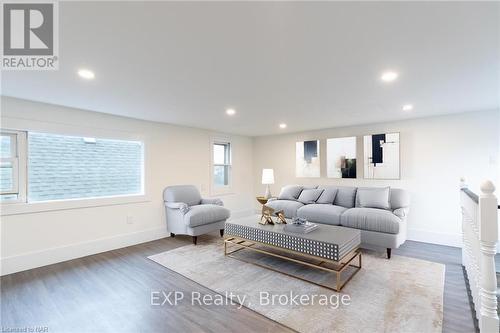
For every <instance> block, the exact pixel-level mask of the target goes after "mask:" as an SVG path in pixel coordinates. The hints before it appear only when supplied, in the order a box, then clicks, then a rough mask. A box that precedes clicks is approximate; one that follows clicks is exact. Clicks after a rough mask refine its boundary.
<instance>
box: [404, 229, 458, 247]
mask: <svg viewBox="0 0 500 333" xmlns="http://www.w3.org/2000/svg"><path fill="white" fill-rule="evenodd" d="M407 238H408V240H413V241H417V242H424V243H431V244H438V245H446V246H454V247H462V235H461V234H450V233H440V232H432V231H427V230H421V229H408V236H407Z"/></svg>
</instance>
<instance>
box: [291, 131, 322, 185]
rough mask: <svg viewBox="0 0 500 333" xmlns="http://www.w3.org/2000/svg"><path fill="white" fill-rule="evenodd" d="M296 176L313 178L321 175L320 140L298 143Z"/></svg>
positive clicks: (296, 146)
mask: <svg viewBox="0 0 500 333" xmlns="http://www.w3.org/2000/svg"><path fill="white" fill-rule="evenodd" d="M295 176H296V177H312V178H319V177H320V155H319V140H313V141H302V142H297V143H296V145H295Z"/></svg>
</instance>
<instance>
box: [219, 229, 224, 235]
mask: <svg viewBox="0 0 500 333" xmlns="http://www.w3.org/2000/svg"><path fill="white" fill-rule="evenodd" d="M219 232H220V236H221V237H223V236H224V229H220V230H219Z"/></svg>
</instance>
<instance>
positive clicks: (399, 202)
mask: <svg viewBox="0 0 500 333" xmlns="http://www.w3.org/2000/svg"><path fill="white" fill-rule="evenodd" d="M390 203H391V209H392V210H395V209H398V208H405V207H408V206H410V194H409V193H408V191H406V190H403V189H400V188H391V199H390Z"/></svg>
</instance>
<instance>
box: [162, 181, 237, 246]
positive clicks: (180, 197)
mask: <svg viewBox="0 0 500 333" xmlns="http://www.w3.org/2000/svg"><path fill="white" fill-rule="evenodd" d="M163 200H164V201H165V211H166V217H167V229H168V231H170V236H172V237H175V235H176V234H180V235H190V236H193V243H194V244H195V245H196V241H197V236H199V235H202V234H206V233H208V232H212V231H216V230H219V231H220V235H221V237H222V236H223V235H224V224H225V222H226V220H227V219H228V218H229V216H231V212H230V211H229V209H227V208H224V207H223V205H224V204H223V203H222V200H220V199H203V198H202V197H201V195H200V192H199V191H198V189H197V188H196V187H195V186H193V185H177V186H169V187H167V188H166V189H165V190H164V191H163Z"/></svg>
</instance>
